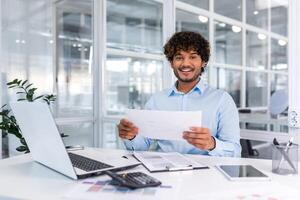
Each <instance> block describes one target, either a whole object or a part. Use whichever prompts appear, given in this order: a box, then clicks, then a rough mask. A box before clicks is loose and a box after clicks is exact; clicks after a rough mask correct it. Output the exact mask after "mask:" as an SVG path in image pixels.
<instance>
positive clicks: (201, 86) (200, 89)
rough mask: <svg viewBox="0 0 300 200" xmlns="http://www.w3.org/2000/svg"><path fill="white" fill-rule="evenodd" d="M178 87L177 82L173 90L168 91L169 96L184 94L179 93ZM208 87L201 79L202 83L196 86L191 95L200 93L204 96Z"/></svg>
mask: <svg viewBox="0 0 300 200" xmlns="http://www.w3.org/2000/svg"><path fill="white" fill-rule="evenodd" d="M176 85H177V81H176V82H175V83H174V85H173V86H172V88H170V90H169V91H168V95H169V96H172V95H175V94H182V92H179V91H178V90H177V88H176ZM206 87H207V85H206V84H205V83H204V81H203V80H202V79H200V81H199V82H198V83H197V84H196V85H195V87H194V88H193V89H192V90H191V91H190V92H189V93H192V92H198V93H199V94H203V92H204V90H205V89H206Z"/></svg>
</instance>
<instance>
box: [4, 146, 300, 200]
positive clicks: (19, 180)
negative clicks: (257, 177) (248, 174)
mask: <svg viewBox="0 0 300 200" xmlns="http://www.w3.org/2000/svg"><path fill="white" fill-rule="evenodd" d="M99 151H105V152H106V151H107V152H108V153H110V154H115V155H126V154H128V152H126V151H123V150H112V149H99ZM191 157H192V158H193V159H195V160H196V161H199V162H202V163H204V164H207V165H208V166H210V169H202V170H192V171H177V172H162V173H151V176H154V177H156V178H158V179H159V180H161V181H162V183H163V185H169V186H172V188H171V189H169V190H168V191H167V192H166V193H164V194H161V193H159V192H158V193H157V194H155V195H140V196H135V198H134V199H166V198H168V199H171V198H172V199H238V197H239V196H240V195H245V194H248V195H271V194H272V195H275V194H276V195H277V196H280V195H283V194H284V196H288V195H292V196H293V197H295V196H297V197H298V199H299V198H300V192H297V190H299V188H300V176H297V175H293V176H282V175H277V174H273V173H271V161H270V160H257V159H245V158H220V157H209V156H200V155H196V156H191ZM216 164H251V165H253V166H255V167H256V168H258V169H260V170H261V171H263V172H265V173H266V174H268V175H269V176H270V177H271V181H251V182H249V181H246V182H245V181H243V182H234V181H229V180H228V179H226V178H225V176H224V175H223V174H221V173H220V172H219V171H218V170H217V169H216V168H215V167H214V166H215V165H216ZM129 171H144V172H146V173H148V172H147V171H146V170H145V169H144V167H143V166H138V167H136V168H134V169H131V170H129ZM94 179H99V180H104V179H105V180H108V179H109V178H108V177H107V176H106V175H103V176H99V177H95V178H94ZM78 184H81V181H74V180H71V179H69V178H67V177H66V176H64V175H61V174H59V173H56V172H54V171H52V170H51V169H48V168H46V167H44V166H42V165H40V164H38V163H36V162H34V161H33V160H32V159H31V156H30V154H27V155H21V156H16V157H12V158H8V159H4V160H1V161H0V199H66V198H65V196H66V194H67V193H68V192H70V191H72V190H74V188H75V187H76V185H78ZM263 193H265V194H263ZM282 193H283V194H282ZM166 195H167V197H166ZM100 196H101V195H100ZM232 197H236V198H232ZM264 197H265V196H264ZM280 197H281V196H280ZM293 197H292V198H287V199H296V198H293ZM107 198H108V199H131V200H132V199H133V198H132V196H130V195H124V194H118V193H109V194H108V196H107ZM107 198H106V199H107ZM99 199H100V198H99ZM247 199H248V198H247ZM260 199H267V198H260ZM280 199H281V198H280ZM284 199H285V198H284Z"/></svg>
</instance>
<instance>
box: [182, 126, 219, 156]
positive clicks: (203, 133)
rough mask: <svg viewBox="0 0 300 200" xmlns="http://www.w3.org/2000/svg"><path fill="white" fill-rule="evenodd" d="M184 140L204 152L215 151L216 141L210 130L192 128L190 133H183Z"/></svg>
mask: <svg viewBox="0 0 300 200" xmlns="http://www.w3.org/2000/svg"><path fill="white" fill-rule="evenodd" d="M183 139H185V140H186V141H187V142H188V143H190V144H191V145H193V146H195V147H197V148H199V149H202V150H213V149H214V148H215V147H216V141H215V139H214V137H213V136H212V135H211V132H210V130H209V129H208V128H202V127H191V128H190V131H184V132H183Z"/></svg>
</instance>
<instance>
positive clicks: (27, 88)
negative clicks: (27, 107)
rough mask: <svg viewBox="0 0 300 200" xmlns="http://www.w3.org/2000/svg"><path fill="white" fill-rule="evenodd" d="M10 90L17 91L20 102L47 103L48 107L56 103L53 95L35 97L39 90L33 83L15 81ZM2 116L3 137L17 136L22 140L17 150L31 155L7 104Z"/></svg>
mask: <svg viewBox="0 0 300 200" xmlns="http://www.w3.org/2000/svg"><path fill="white" fill-rule="evenodd" d="M6 85H7V86H8V88H13V89H16V90H17V92H16V94H18V95H19V98H18V101H28V102H33V101H36V100H42V101H45V102H46V103H47V104H48V105H50V103H51V102H53V101H55V99H56V96H55V95H53V94H50V95H49V94H45V95H39V96H36V95H35V91H36V90H37V88H35V87H33V84H32V83H29V82H28V80H24V81H23V80H19V79H14V80H13V81H11V82H8V83H7V84H6ZM0 116H1V117H2V121H1V122H0V129H1V130H3V131H2V134H3V135H2V136H6V135H7V134H12V135H15V136H16V137H17V138H18V139H19V140H20V146H18V147H17V148H16V150H17V151H19V152H24V153H29V149H28V146H27V144H26V141H25V139H24V137H23V136H22V132H21V130H20V128H19V126H18V124H17V122H16V119H15V117H14V116H13V115H12V114H11V110H10V108H9V107H8V105H7V104H4V105H3V106H2V107H1V109H0Z"/></svg>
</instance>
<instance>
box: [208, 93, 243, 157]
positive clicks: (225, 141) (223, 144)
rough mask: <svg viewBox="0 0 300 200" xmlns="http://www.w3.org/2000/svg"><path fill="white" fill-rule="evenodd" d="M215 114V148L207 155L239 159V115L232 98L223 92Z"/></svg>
mask: <svg viewBox="0 0 300 200" xmlns="http://www.w3.org/2000/svg"><path fill="white" fill-rule="evenodd" d="M220 102H221V104H220V106H219V110H218V114H217V121H218V127H217V134H216V136H215V141H216V146H215V148H214V149H213V150H212V151H209V152H208V154H209V155H212V156H227V157H240V156H241V145H240V127H239V115H238V110H237V108H236V105H235V103H234V101H233V99H232V97H231V96H230V95H229V94H228V93H226V92H224V94H223V96H222V100H221V101H220Z"/></svg>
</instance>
